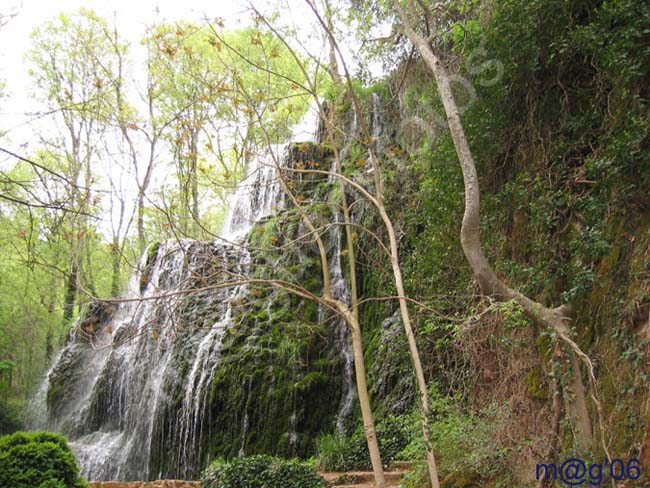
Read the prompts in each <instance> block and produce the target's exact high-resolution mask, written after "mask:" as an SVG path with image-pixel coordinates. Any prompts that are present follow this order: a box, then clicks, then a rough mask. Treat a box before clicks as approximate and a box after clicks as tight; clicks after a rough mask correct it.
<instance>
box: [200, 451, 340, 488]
mask: <svg viewBox="0 0 650 488" xmlns="http://www.w3.org/2000/svg"><path fill="white" fill-rule="evenodd" d="M201 486H202V487H203V488H276V487H278V486H282V487H283V488H325V487H326V486H327V484H326V483H325V480H324V479H323V478H322V477H321V476H320V475H319V474H318V473H317V472H316V470H315V469H314V468H313V467H312V466H310V465H309V464H307V463H305V462H301V461H298V460H295V459H293V460H287V459H281V458H277V457H273V456H265V455H257V456H249V457H244V458H239V459H233V460H232V461H230V462H224V461H223V460H217V461H215V462H213V463H212V464H211V465H210V466H209V467H208V468H207V469H206V470H205V471H204V472H203V476H202V477H201Z"/></svg>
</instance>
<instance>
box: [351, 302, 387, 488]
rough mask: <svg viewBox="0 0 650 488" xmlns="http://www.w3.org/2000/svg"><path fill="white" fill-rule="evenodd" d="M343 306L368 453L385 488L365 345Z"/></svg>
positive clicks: (380, 486)
mask: <svg viewBox="0 0 650 488" xmlns="http://www.w3.org/2000/svg"><path fill="white" fill-rule="evenodd" d="M339 303H340V304H341V305H343V307H342V310H341V312H342V313H344V314H345V316H346V322H347V323H348V325H349V327H350V330H351V331H352V351H353V354H354V371H355V377H356V379H357V392H358V394H359V405H360V406H361V417H362V418H363V431H364V433H365V435H366V441H367V443H368V451H369V452H370V462H371V464H372V472H373V474H374V477H375V484H376V486H377V488H385V487H386V481H385V479H384V467H383V464H382V462H381V453H380V452H379V443H378V441H377V433H376V432H375V420H374V417H373V415H372V409H371V408H370V396H369V395H368V385H367V383H366V364H365V361H364V358H363V343H362V340H361V328H360V327H359V322H358V320H357V319H356V317H354V314H353V313H351V312H350V311H349V310H348V309H347V307H346V306H345V305H344V304H342V303H341V302H339Z"/></svg>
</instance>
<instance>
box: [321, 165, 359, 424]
mask: <svg viewBox="0 0 650 488" xmlns="http://www.w3.org/2000/svg"><path fill="white" fill-rule="evenodd" d="M330 173H331V174H330V176H329V177H328V179H329V181H330V183H334V184H338V181H337V180H336V177H335V176H333V175H334V174H335V173H336V161H334V162H333V163H332V167H331V168H330ZM334 216H335V221H334V223H335V225H334V226H333V227H332V237H331V243H332V244H333V252H331V255H332V259H331V263H330V267H331V269H330V280H331V285H330V286H331V293H332V296H333V297H334V298H336V299H337V300H341V301H342V302H343V303H346V304H347V305H348V306H350V305H351V300H352V299H351V293H350V288H349V286H348V282H347V281H346V279H345V278H344V276H343V268H342V259H341V256H342V255H343V225H342V224H343V215H342V214H341V211H340V210H339V209H338V208H337V210H336V212H335V213H334ZM350 341H351V338H350V333H349V330H348V325H347V323H346V322H345V320H343V319H341V318H339V319H338V320H337V324H336V346H337V350H338V351H340V355H341V359H342V362H343V389H344V390H343V394H342V398H341V404H340V407H339V412H338V416H337V419H336V431H337V433H338V435H339V436H340V437H343V436H344V435H345V434H346V433H347V432H346V422H347V421H348V420H349V418H350V416H351V415H352V411H353V408H354V403H355V401H356V399H357V388H356V383H355V376H354V354H353V352H352V344H351V343H350Z"/></svg>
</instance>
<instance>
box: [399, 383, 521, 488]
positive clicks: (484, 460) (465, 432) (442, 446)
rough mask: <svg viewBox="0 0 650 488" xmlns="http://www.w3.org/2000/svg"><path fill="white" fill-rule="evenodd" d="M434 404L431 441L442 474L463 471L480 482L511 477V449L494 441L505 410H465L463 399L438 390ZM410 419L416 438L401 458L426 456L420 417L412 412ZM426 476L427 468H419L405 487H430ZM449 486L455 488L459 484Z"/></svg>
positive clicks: (432, 408) (408, 458) (461, 473)
mask: <svg viewBox="0 0 650 488" xmlns="http://www.w3.org/2000/svg"><path fill="white" fill-rule="evenodd" d="M430 405H431V415H430V419H429V421H430V424H429V425H430V429H431V440H432V442H433V450H434V452H435V454H436V460H437V463H438V470H439V472H440V474H441V476H442V477H447V476H449V475H451V474H454V476H455V475H457V474H460V475H462V476H466V477H468V478H469V479H470V481H473V482H476V481H477V479H491V478H494V477H499V478H501V479H505V478H507V477H508V476H509V475H508V473H507V468H506V464H505V459H506V454H507V451H506V450H504V449H502V448H499V447H498V445H497V444H496V443H495V440H494V434H495V432H496V430H497V428H498V422H499V421H500V420H501V418H502V415H503V412H501V411H500V410H499V409H497V408H486V409H483V410H482V411H481V412H479V413H472V412H465V411H463V409H462V407H461V406H460V405H462V403H461V402H460V401H459V399H457V398H453V397H449V396H442V395H440V394H439V393H437V390H436V389H433V393H432V394H431V400H430ZM406 419H407V424H408V426H409V429H410V431H411V432H412V436H411V439H412V440H411V442H410V443H409V444H408V445H407V446H406V447H405V448H404V449H402V450H401V451H400V452H399V453H398V454H397V458H398V459H405V460H421V459H425V457H426V452H425V448H424V442H423V439H422V434H421V430H420V421H419V417H418V416H417V415H414V414H411V415H409V416H407V417H406ZM426 477H427V473H426V469H424V468H422V469H419V468H418V467H416V469H414V470H413V473H412V474H410V475H409V476H407V477H406V480H405V486H406V487H408V488H411V487H413V488H415V487H420V486H426V484H423V480H426ZM449 478H450V479H451V476H449ZM446 486H448V487H449V488H451V487H453V486H456V485H454V484H447V485H446ZM459 486H465V485H459ZM472 486H473V485H472Z"/></svg>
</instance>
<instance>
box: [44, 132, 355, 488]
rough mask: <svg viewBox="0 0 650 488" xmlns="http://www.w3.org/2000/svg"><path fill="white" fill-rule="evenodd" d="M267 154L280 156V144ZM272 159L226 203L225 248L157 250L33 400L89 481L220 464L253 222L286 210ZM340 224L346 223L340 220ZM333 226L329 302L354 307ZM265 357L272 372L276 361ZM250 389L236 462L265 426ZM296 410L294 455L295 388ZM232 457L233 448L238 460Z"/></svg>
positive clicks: (174, 473) (73, 343) (101, 310)
mask: <svg viewBox="0 0 650 488" xmlns="http://www.w3.org/2000/svg"><path fill="white" fill-rule="evenodd" d="M303 140H304V138H303ZM271 150H273V151H275V152H276V154H284V150H281V149H280V148H279V146H278V147H273V148H271ZM274 161H277V159H276V158H273V157H271V155H270V154H269V153H265V154H260V155H259V156H258V157H255V158H253V159H252V160H251V162H250V163H249V167H248V168H247V171H246V173H247V174H246V176H245V177H244V178H243V179H242V180H241V182H240V185H239V187H238V189H237V190H236V191H235V192H234V193H233V194H232V195H231V197H230V199H229V201H228V210H227V215H226V219H225V224H224V227H223V230H222V232H221V237H222V238H221V239H218V240H217V241H216V242H200V241H195V240H191V239H175V240H168V241H164V242H162V243H160V244H158V245H154V246H151V247H150V248H149V249H147V250H146V251H145V253H144V255H143V257H142V261H141V263H140V265H139V267H138V271H137V273H135V274H134V275H133V276H132V277H131V279H130V282H129V287H128V291H127V293H126V295H125V297H124V298H122V299H117V300H110V301H104V302H101V301H99V302H93V304H91V305H90V306H89V307H88V310H87V311H86V313H85V314H84V315H83V316H82V318H81V319H80V320H79V321H78V322H77V324H76V325H75V326H74V327H73V330H72V332H71V335H70V339H69V341H68V343H67V345H66V346H65V347H64V348H63V350H62V351H61V352H60V353H59V355H58V356H57V358H56V360H55V361H54V364H53V366H52V368H51V370H50V371H49V372H48V374H47V376H46V378H45V380H44V382H43V385H42V386H41V389H40V390H39V394H38V395H37V397H36V398H35V399H34V402H33V403H34V404H38V407H37V410H38V409H40V412H41V421H40V422H36V423H35V424H34V425H35V426H38V427H39V428H48V429H50V430H56V431H60V432H62V433H64V434H65V435H66V436H67V437H68V438H69V439H70V445H71V447H72V449H73V450H74V451H75V453H76V455H77V457H78V460H79V463H80V466H81V470H82V474H83V475H84V476H85V477H86V478H87V479H89V480H96V481H104V480H107V481H108V480H111V481H112V480H120V481H130V480H150V479H155V478H163V477H174V478H185V479H196V478H198V476H199V474H200V471H201V470H202V469H203V468H204V467H205V465H206V463H207V462H208V460H209V459H208V458H209V456H211V455H213V454H212V453H208V452H207V449H204V447H205V446H206V445H209V441H210V439H212V438H213V437H212V436H214V435H215V433H214V432H211V431H210V429H211V425H212V424H211V417H210V416H211V411H210V410H209V408H208V405H209V404H210V401H211V400H210V399H211V395H213V394H214V391H212V388H213V380H214V377H215V375H216V374H217V371H219V366H220V365H222V362H223V361H222V352H223V347H224V338H225V337H226V336H227V334H228V333H230V332H232V331H233V328H234V326H235V325H236V317H237V316H238V314H239V307H241V306H242V302H243V301H244V300H245V299H248V298H250V297H249V295H248V293H249V291H250V290H248V286H247V285H246V284H244V283H237V282H236V281H237V277H239V276H249V275H250V272H252V271H253V269H252V267H253V262H254V257H253V256H252V255H251V252H252V251H250V250H249V249H248V248H247V242H248V236H249V233H250V231H251V229H252V228H253V225H254V224H255V222H257V221H259V220H260V219H264V218H268V217H269V216H271V215H273V214H274V213H275V212H276V211H277V210H278V209H280V208H282V206H283V198H282V194H281V191H280V187H279V184H278V182H277V178H276V171H277V168H276V164H275V163H274ZM336 219H337V224H340V221H341V219H342V217H341V214H340V213H339V212H338V211H337V213H336ZM333 229H334V230H333V232H332V234H331V238H330V239H331V246H332V249H331V252H332V261H331V267H332V269H331V276H332V293H333V295H334V296H335V297H336V298H338V299H340V300H343V301H344V302H346V303H349V302H350V291H349V289H348V287H347V284H346V281H345V279H344V276H343V271H342V262H341V251H342V243H343V237H342V233H341V232H342V229H341V226H340V225H335V226H334V227H333ZM271 264H272V263H271ZM229 282H232V285H228V283H229ZM247 297H248V298H247ZM265 300H267V301H266V303H265V304H262V305H261V307H262V309H263V310H265V311H266V317H267V318H265V319H262V320H259V321H258V319H257V318H255V320H254V324H255V325H254V330H252V331H251V330H249V333H251V334H252V335H250V336H248V337H247V338H246V340H245V341H244V342H245V344H244V345H243V346H242V350H241V351H242V354H243V353H244V352H246V351H250V348H251V347H252V348H254V353H255V354H257V348H259V349H260V351H263V350H269V348H270V343H268V344H267V341H265V342H264V344H256V343H255V341H256V340H257V338H258V332H259V334H260V337H261V334H262V332H261V330H262V329H263V328H264V327H268V326H270V325H271V321H272V313H271V312H272V310H271V307H272V302H271V300H273V294H272V295H271V296H269V297H267V298H265ZM335 326H336V330H335V332H334V333H333V334H332V337H334V339H335V348H334V354H338V355H339V357H340V364H341V367H340V369H341V370H342V372H343V378H342V383H343V387H342V390H341V392H340V395H338V394H336V393H335V395H336V396H335V397H332V398H336V400H335V401H339V399H340V401H339V405H338V416H337V417H336V424H337V429H338V430H339V431H340V432H343V431H344V430H345V424H346V421H347V420H348V419H349V418H350V417H351V414H352V411H353V406H354V401H355V399H356V388H355V382H354V368H353V366H354V361H353V357H352V351H351V347H350V337H349V334H348V330H347V327H346V325H345V323H344V322H342V321H340V320H338V321H337V322H336V323H335ZM269 341H270V337H269ZM268 357H269V366H268V367H269V368H270V370H273V368H275V367H276V366H275V365H274V364H273V356H272V355H269V356H268ZM296 376H297V375H294V378H293V381H296V382H297V381H298V380H299V379H300V378H299V377H296ZM252 381H253V380H252V378H249V379H248V385H247V386H246V384H245V383H244V384H242V385H241V388H247V393H245V394H244V395H243V404H240V405H239V407H238V410H237V411H238V412H239V413H238V417H237V418H238V419H239V420H240V422H241V425H239V424H238V425H237V428H238V429H240V430H238V431H237V432H238V433H239V432H240V433H241V437H240V438H239V441H240V442H239V454H240V455H243V454H244V453H245V451H246V448H247V443H248V442H249V441H248V439H249V431H251V432H252V430H253V428H256V427H255V426H256V425H259V424H254V423H253V422H254V421H255V422H259V420H256V419H255V418H254V416H253V407H254V401H253V400H251V399H250V398H249V397H250V395H251V392H254V391H256V390H252V389H251V388H252ZM336 391H338V383H337V384H336ZM252 401H253V403H251V402H252ZM335 401H334V402H332V410H331V412H332V414H331V415H332V417H330V418H333V414H334V410H335V409H336V408H337V405H336V403H335ZM289 402H292V403H293V405H292V407H293V408H291V406H290V405H288V408H287V411H284V412H281V414H282V415H284V421H285V422H286V424H285V425H286V427H285V429H287V430H286V431H285V432H286V435H287V438H286V441H283V442H284V443H285V444H284V445H285V446H286V448H287V449H289V451H290V452H292V453H295V452H296V449H297V445H298V440H299V437H300V436H302V431H300V432H299V429H300V428H301V426H302V418H303V416H304V415H305V413H304V412H305V410H304V408H303V407H302V405H300V404H299V400H298V392H297V390H296V389H294V390H293V398H292V399H290V400H289ZM45 405H47V409H46V408H45ZM246 405H251V408H250V409H249V408H246ZM45 412H47V415H46V417H47V418H46V419H45V415H44V413H45ZM226 428H227V429H228V428H229V427H228V426H226ZM233 430H234V429H233ZM220 434H221V433H220ZM300 439H301V440H302V437H300ZM233 442H235V443H236V442H237V440H233ZM236 454H237V451H236V448H235V451H234V452H231V454H230V455H236Z"/></svg>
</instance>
